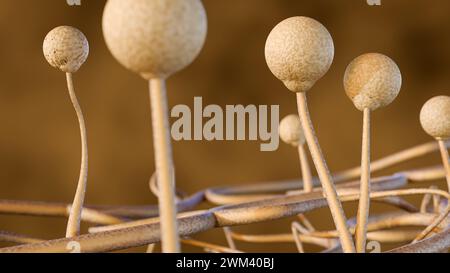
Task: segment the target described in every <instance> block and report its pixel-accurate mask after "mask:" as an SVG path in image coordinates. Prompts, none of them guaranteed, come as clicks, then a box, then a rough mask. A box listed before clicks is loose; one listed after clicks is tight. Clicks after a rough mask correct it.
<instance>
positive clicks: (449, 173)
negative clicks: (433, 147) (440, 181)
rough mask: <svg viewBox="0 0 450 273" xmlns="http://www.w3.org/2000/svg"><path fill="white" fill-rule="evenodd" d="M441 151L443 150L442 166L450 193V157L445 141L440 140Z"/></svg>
mask: <svg viewBox="0 0 450 273" xmlns="http://www.w3.org/2000/svg"><path fill="white" fill-rule="evenodd" d="M438 142H439V149H440V150H441V156H442V164H443V165H444V168H445V178H446V179H447V187H448V190H449V192H450V162H449V156H448V150H447V145H446V143H445V141H443V140H439V141H438Z"/></svg>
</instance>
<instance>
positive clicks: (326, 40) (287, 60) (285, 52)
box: [265, 16, 334, 92]
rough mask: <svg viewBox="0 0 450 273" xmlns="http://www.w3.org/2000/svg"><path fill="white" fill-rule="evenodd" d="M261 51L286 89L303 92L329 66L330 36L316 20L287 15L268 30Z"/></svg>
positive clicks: (330, 59)
mask: <svg viewBox="0 0 450 273" xmlns="http://www.w3.org/2000/svg"><path fill="white" fill-rule="evenodd" d="M265 55H266V61H267V65H268V66H269V68H270V70H271V71H272V73H273V74H274V75H275V76H276V77H277V78H278V79H279V80H281V81H282V82H283V83H284V84H285V85H286V87H287V88H288V89H289V90H291V91H293V92H306V91H308V90H309V89H311V88H312V87H313V85H314V84H315V83H316V82H317V81H318V80H319V79H320V78H322V77H323V76H324V75H325V74H326V73H327V71H328V70H329V69H330V66H331V64H332V63H333V58H334V44H333V38H332V37H331V35H330V33H329V32H328V30H327V29H326V28H325V27H324V26H323V25H322V24H321V23H319V22H317V21H316V20H314V19H312V18H308V17H300V16H298V17H291V18H288V19H286V20H284V21H282V22H281V23H279V24H278V25H277V26H276V27H275V28H274V29H273V30H272V32H271V33H270V34H269V37H268V38H267V42H266V50H265Z"/></svg>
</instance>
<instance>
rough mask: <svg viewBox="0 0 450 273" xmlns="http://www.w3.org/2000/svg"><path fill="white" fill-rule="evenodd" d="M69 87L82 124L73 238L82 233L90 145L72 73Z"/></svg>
mask: <svg viewBox="0 0 450 273" xmlns="http://www.w3.org/2000/svg"><path fill="white" fill-rule="evenodd" d="M66 78H67V87H68V89H69V95H70V99H71V101H72V104H73V107H74V109H75V112H76V114H77V116H78V122H79V124H80V133H81V168H80V177H79V179H78V186H77V191H76V194H75V199H74V201H73V204H72V207H71V209H70V215H69V221H68V223H67V231H66V237H67V238H72V237H75V236H78V235H79V233H80V222H81V215H82V211H83V204H84V198H85V195H86V187H87V176H88V145H87V132H86V124H85V122H84V117H83V112H82V111H81V107H80V104H79V103H78V99H77V96H76V94H75V88H74V85H73V78H72V73H66Z"/></svg>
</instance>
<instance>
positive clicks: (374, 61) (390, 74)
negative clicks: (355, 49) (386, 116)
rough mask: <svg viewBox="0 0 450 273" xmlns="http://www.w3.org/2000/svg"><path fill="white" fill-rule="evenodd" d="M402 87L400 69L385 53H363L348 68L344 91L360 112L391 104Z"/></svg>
mask: <svg viewBox="0 0 450 273" xmlns="http://www.w3.org/2000/svg"><path fill="white" fill-rule="evenodd" d="M401 86H402V75H401V72H400V69H399V68H398V66H397V64H396V63H395V62H394V61H393V60H392V59H391V58H389V57H387V56H385V55H383V54H379V53H368V54H364V55H361V56H359V57H358V58H356V59H355V60H353V61H352V62H351V63H350V65H349V66H348V67H347V70H346V71H345V76H344V88H345V92H346V93H347V96H348V97H349V98H350V99H351V100H352V101H353V103H354V104H355V106H356V108H358V109H359V110H361V111H363V110H364V109H366V108H368V109H370V110H376V109H378V108H381V107H385V106H387V105H389V104H391V103H392V102H393V101H394V100H395V98H396V97H397V96H398V94H399V93H400V89H401Z"/></svg>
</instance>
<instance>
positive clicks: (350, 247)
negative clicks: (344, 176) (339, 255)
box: [297, 93, 355, 253]
mask: <svg viewBox="0 0 450 273" xmlns="http://www.w3.org/2000/svg"><path fill="white" fill-rule="evenodd" d="M297 101H298V109H299V115H300V120H301V122H302V127H303V131H304V134H305V137H306V141H307V143H308V146H309V150H310V152H311V155H312V158H313V161H314V164H315V166H316V169H317V173H318V174H319V178H320V181H321V183H322V187H323V189H324V192H325V195H326V198H327V201H328V204H329V207H330V210H331V214H332V216H333V220H334V223H335V225H336V229H337V230H338V231H339V236H340V240H341V244H342V247H343V250H344V251H345V252H348V253H354V252H355V245H354V243H353V239H352V236H351V234H350V231H349V229H348V226H347V219H346V216H345V213H344V209H343V208H342V204H341V202H340V200H339V197H338V194H337V192H336V188H335V186H334V182H333V179H332V177H331V174H330V171H329V170H328V166H327V164H326V162H325V159H324V157H323V155H322V151H321V149H320V146H319V143H318V140H317V137H316V135H315V132H314V128H313V126H312V121H311V117H310V115H309V111H308V105H307V101H306V94H305V93H297Z"/></svg>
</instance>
